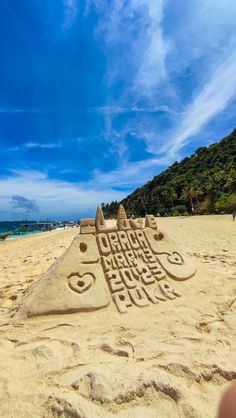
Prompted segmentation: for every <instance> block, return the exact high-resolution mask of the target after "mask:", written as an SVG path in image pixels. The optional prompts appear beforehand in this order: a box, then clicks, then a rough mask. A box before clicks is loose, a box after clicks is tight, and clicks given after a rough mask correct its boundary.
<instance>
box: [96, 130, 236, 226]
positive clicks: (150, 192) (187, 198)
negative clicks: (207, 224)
mask: <svg viewBox="0 0 236 418" xmlns="http://www.w3.org/2000/svg"><path fill="white" fill-rule="evenodd" d="M119 203H121V204H123V205H124V207H125V209H126V212H127V215H128V216H131V215H134V216H136V217H139V216H144V215H145V214H146V213H148V214H154V215H155V216H156V215H161V216H163V215H167V214H168V215H174V216H176V215H188V214H193V213H194V214H195V213H197V214H210V213H231V212H233V211H236V129H235V130H234V131H233V132H232V133H231V134H230V135H229V136H227V137H225V138H224V139H222V140H221V141H220V142H218V143H214V144H212V145H210V146H209V147H201V148H199V149H197V151H196V152H195V153H194V154H193V155H192V156H191V157H186V158H184V159H183V160H182V161H180V162H177V161H176V162H175V163H174V164H173V165H171V166H170V167H169V168H167V170H165V171H164V172H162V173H161V174H159V175H157V176H155V177H154V178H153V179H152V180H150V181H148V182H147V183H146V184H145V185H144V186H143V187H140V188H138V189H136V190H135V191H134V192H133V193H131V194H130V195H129V196H127V197H126V198H125V199H123V200H122V201H121V202H117V201H115V202H111V203H110V204H109V203H107V204H105V203H103V204H102V209H103V211H104V215H105V216H106V217H107V218H112V217H116V216H117V211H118V206H119Z"/></svg>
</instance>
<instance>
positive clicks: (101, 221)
mask: <svg viewBox="0 0 236 418" xmlns="http://www.w3.org/2000/svg"><path fill="white" fill-rule="evenodd" d="M95 226H96V231H97V233H98V232H115V231H117V227H116V226H114V227H111V228H110V227H107V226H106V221H105V218H104V216H103V212H102V209H101V208H100V206H98V207H97V213H96V219H95Z"/></svg>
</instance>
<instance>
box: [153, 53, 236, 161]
mask: <svg viewBox="0 0 236 418" xmlns="http://www.w3.org/2000/svg"><path fill="white" fill-rule="evenodd" d="M235 74H236V53H235V52H234V53H233V54H232V55H231V56H230V57H229V58H228V59H227V60H226V61H225V62H224V64H223V65H221V66H220V67H219V68H218V69H217V71H216V72H215V73H214V74H213V76H212V77H211V78H210V80H209V81H208V82H207V83H206V85H205V86H204V87H203V88H202V89H201V91H200V92H199V93H198V94H196V96H195V97H194V99H193V101H192V102H191V103H190V104H189V105H188V106H187V108H186V109H185V110H184V112H183V114H182V117H181V119H180V120H181V122H180V127H179V128H177V129H176V130H175V131H174V132H172V136H171V141H169V142H168V144H167V145H164V146H163V147H162V150H161V151H162V152H163V151H168V150H169V152H170V154H173V155H174V154H175V153H176V152H178V151H180V150H181V148H183V146H184V145H185V144H186V143H187V142H188V141H189V140H190V139H191V137H192V136H194V135H196V134H197V133H199V132H200V130H201V129H202V127H203V126H204V125H205V124H206V123H208V122H209V121H210V120H211V119H212V118H213V117H215V116H216V115H217V114H218V113H219V112H222V111H223V110H224V109H225V108H226V107H227V105H228V104H229V102H230V101H231V100H232V99H234V98H235V96H236V77H235ZM156 151H157V152H158V150H156Z"/></svg>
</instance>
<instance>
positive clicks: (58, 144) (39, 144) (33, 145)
mask: <svg viewBox="0 0 236 418" xmlns="http://www.w3.org/2000/svg"><path fill="white" fill-rule="evenodd" d="M61 146H62V144H61V142H55V143H53V142H49V143H43V142H27V143H26V144H25V147H26V148H42V149H52V148H61Z"/></svg>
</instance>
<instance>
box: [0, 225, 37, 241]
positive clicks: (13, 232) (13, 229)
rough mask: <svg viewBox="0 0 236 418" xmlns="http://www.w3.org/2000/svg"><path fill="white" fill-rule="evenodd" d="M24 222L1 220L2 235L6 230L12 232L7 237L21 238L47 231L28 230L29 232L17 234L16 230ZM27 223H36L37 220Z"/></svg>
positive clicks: (0, 229)
mask: <svg viewBox="0 0 236 418" xmlns="http://www.w3.org/2000/svg"><path fill="white" fill-rule="evenodd" d="M23 223H24V222H22V221H11V222H8V221H4V222H0V235H2V234H5V232H11V234H10V235H9V236H8V238H7V239H10V238H20V237H25V236H28V235H34V234H39V233H43V232H45V231H27V232H23V233H21V234H20V235H19V234H16V231H17V230H18V229H19V227H20V225H22V224H23ZM26 223H27V225H30V224H35V221H27V222H26Z"/></svg>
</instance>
